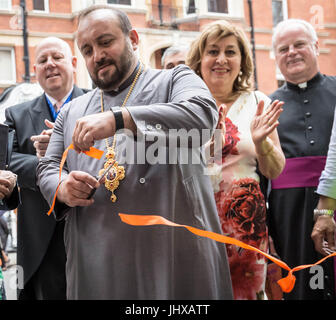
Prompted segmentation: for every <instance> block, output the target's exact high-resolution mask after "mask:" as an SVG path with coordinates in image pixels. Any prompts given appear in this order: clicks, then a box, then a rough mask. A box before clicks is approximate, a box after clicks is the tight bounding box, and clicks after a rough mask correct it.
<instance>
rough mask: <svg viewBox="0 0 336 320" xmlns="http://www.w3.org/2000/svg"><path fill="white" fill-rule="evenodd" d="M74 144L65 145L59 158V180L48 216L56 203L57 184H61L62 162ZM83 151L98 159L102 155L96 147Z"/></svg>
mask: <svg viewBox="0 0 336 320" xmlns="http://www.w3.org/2000/svg"><path fill="white" fill-rule="evenodd" d="M73 148H74V146H73V144H70V146H69V147H67V148H66V149H65V151H64V152H63V155H62V159H61V163H60V168H59V178H58V179H59V182H58V185H57V188H56V192H55V195H54V199H53V202H52V205H51V207H50V209H49V211H48V212H47V215H48V216H49V215H50V214H51V213H52V211H53V210H54V207H55V203H56V197H57V193H58V189H59V186H60V184H61V177H62V170H63V166H64V163H65V160H66V158H67V156H68V152H69V150H70V149H72V150H73ZM82 152H83V153H85V154H86V155H87V156H89V157H92V158H95V159H98V160H99V159H100V158H101V157H102V155H103V154H104V151H101V150H99V149H96V148H93V147H91V148H90V149H89V151H82Z"/></svg>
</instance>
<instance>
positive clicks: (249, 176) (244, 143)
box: [208, 91, 271, 300]
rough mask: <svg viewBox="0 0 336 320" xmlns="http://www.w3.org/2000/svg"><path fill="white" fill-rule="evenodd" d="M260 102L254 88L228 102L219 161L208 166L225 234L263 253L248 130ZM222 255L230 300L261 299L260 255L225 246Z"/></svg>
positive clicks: (261, 206)
mask: <svg viewBox="0 0 336 320" xmlns="http://www.w3.org/2000/svg"><path fill="white" fill-rule="evenodd" d="M261 100H264V102H265V107H264V110H266V109H267V107H268V106H269V105H270V102H271V100H270V99H269V98H268V97H267V96H266V95H264V94H263V93H261V92H259V91H256V92H255V93H253V92H252V93H244V94H242V95H241V96H240V97H239V98H238V99H237V100H236V101H235V103H234V104H233V105H232V106H231V108H230V110H229V112H228V114H227V116H226V120H225V124H226V135H225V146H224V148H223V149H222V159H221V161H217V162H215V163H213V164H211V165H209V167H208V169H209V174H210V178H211V181H212V185H213V188H214V192H215V200H216V205H217V210H218V215H219V218H220V223H221V226H222V230H223V233H224V235H226V236H229V237H233V238H236V239H237V240H240V241H242V242H244V243H247V244H249V245H252V246H254V247H256V248H258V249H260V250H262V251H265V252H267V250H268V234H267V227H266V205H265V200H264V196H263V194H262V192H261V190H260V186H259V181H260V179H259V176H258V174H257V172H256V169H257V159H256V157H257V155H256V151H255V147H254V143H253V141H252V138H251V133H250V123H251V121H252V119H253V117H254V115H255V113H256V110H257V102H256V101H258V102H259V101H261ZM227 253H228V258H229V264H230V272H231V278H232V286H233V292H234V298H235V299H237V300H247V299H248V300H258V299H265V298H266V296H265V281H266V271H267V270H266V268H267V261H266V260H265V258H264V257H263V256H262V255H261V254H258V253H256V252H253V251H250V250H245V249H242V248H240V247H237V246H234V245H227ZM266 299H267V298H266Z"/></svg>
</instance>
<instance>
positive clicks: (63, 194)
mask: <svg viewBox="0 0 336 320" xmlns="http://www.w3.org/2000/svg"><path fill="white" fill-rule="evenodd" d="M99 185H100V184H99V182H98V181H97V179H95V178H94V177H92V176H91V175H90V174H88V173H86V172H82V171H71V172H70V173H69V175H68V176H67V178H66V179H65V180H63V181H62V183H61V184H60V187H59V189H58V194H57V199H58V201H60V202H63V203H65V204H66V205H68V206H69V207H76V206H81V207H86V206H90V205H91V204H93V202H94V201H93V199H87V198H88V197H89V195H90V193H91V191H92V189H93V188H98V187H99Z"/></svg>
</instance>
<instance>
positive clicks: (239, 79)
mask: <svg viewBox="0 0 336 320" xmlns="http://www.w3.org/2000/svg"><path fill="white" fill-rule="evenodd" d="M242 75H243V71H241V70H240V71H239V73H238V82H241V81H242V78H241V77H242Z"/></svg>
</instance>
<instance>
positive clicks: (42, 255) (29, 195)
mask: <svg viewBox="0 0 336 320" xmlns="http://www.w3.org/2000/svg"><path fill="white" fill-rule="evenodd" d="M76 65H77V59H76V57H74V56H73V55H72V53H71V49H70V47H69V45H68V44H67V43H66V42H65V41H63V40H61V39H59V38H55V37H49V38H46V39H44V40H42V42H41V43H39V44H38V45H37V46H36V48H35V65H34V71H35V73H36V78H37V80H38V82H39V84H40V86H41V87H42V88H43V90H44V94H42V95H41V96H40V97H38V98H36V99H34V100H32V101H29V102H24V103H22V104H19V105H16V106H12V107H9V108H7V109H6V111H5V115H6V122H5V123H6V124H7V125H8V126H9V127H10V128H13V129H15V136H14V143H13V151H12V156H11V162H10V167H9V168H10V170H12V171H13V172H14V173H16V174H17V175H18V184H19V186H20V194H21V202H22V204H21V205H19V207H18V231H17V235H18V242H17V262H18V265H21V266H22V267H23V271H24V288H23V290H20V291H18V299H19V300H35V299H38V300H56V299H57V300H61V299H65V298H66V281H65V262H66V257H65V248H64V240H63V231H64V222H63V221H62V222H56V221H55V219H54V218H53V217H52V216H47V214H46V213H47V212H48V210H49V206H48V204H47V202H46V201H45V199H44V198H43V196H42V195H41V193H40V191H39V189H38V187H37V186H36V178H35V171H36V166H37V163H38V161H39V158H40V157H43V156H44V154H45V151H46V148H47V146H48V142H49V138H50V135H51V133H52V127H53V122H54V121H55V119H56V117H57V115H58V112H59V111H60V109H61V107H62V106H63V105H64V104H65V103H67V102H68V101H70V100H71V99H74V98H76V97H78V96H80V95H82V94H84V93H85V91H83V90H82V89H79V88H78V87H76V86H75V85H74V72H75V70H76Z"/></svg>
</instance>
